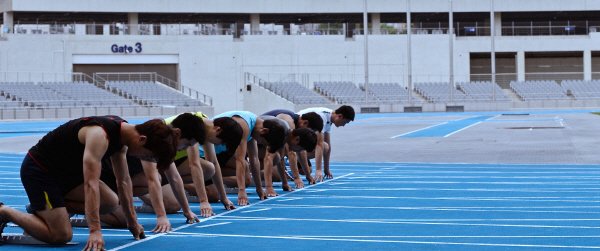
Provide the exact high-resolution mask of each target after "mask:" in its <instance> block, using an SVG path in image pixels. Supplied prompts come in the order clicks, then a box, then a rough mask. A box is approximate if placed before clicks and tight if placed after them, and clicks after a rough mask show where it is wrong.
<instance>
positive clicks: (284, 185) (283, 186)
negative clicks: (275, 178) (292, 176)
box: [281, 183, 294, 192]
mask: <svg viewBox="0 0 600 251" xmlns="http://www.w3.org/2000/svg"><path fill="white" fill-rule="evenodd" d="M281 190H283V191H287V192H291V191H294V189H292V188H291V187H290V185H289V184H287V183H285V184H281Z"/></svg>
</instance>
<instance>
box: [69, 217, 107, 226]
mask: <svg viewBox="0 0 600 251" xmlns="http://www.w3.org/2000/svg"><path fill="white" fill-rule="evenodd" d="M100 226H101V227H103V228H104V227H105V228H108V227H110V226H109V225H108V224H106V223H104V222H100ZM71 227H88V224H87V221H86V220H85V219H83V218H82V219H73V218H71Z"/></svg>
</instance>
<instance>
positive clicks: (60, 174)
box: [29, 116, 127, 191]
mask: <svg viewBox="0 0 600 251" xmlns="http://www.w3.org/2000/svg"><path fill="white" fill-rule="evenodd" d="M123 122H127V121H125V120H124V119H122V118H120V117H117V116H97V117H83V118H79V119H74V120H71V121H69V122H67V123H65V124H63V125H61V126H59V127H57V128H56V129H54V130H52V131H51V132H49V133H48V134H46V136H44V137H43V138H42V139H41V140H40V141H39V142H38V143H37V144H36V145H35V146H33V147H31V149H29V155H30V156H31V157H33V159H34V160H35V161H36V162H37V163H38V165H40V167H41V168H42V169H45V170H46V171H48V173H49V174H50V175H52V176H54V177H56V178H57V180H65V179H66V180H69V179H74V180H82V179H83V152H84V149H85V145H84V144H82V143H80V142H79V139H78V137H77V135H78V133H79V130H80V129H81V128H83V127H86V126H100V127H102V128H103V129H104V131H105V132H106V137H107V138H108V149H107V150H106V153H105V154H104V156H103V158H108V157H110V156H111V155H113V154H114V153H116V152H118V151H119V150H121V148H123V144H121V123H123ZM61 183H62V182H61ZM65 183H69V182H65ZM69 186H70V185H69ZM72 188H73V187H63V189H67V191H68V190H70V189H72Z"/></svg>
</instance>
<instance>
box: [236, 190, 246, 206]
mask: <svg viewBox="0 0 600 251" xmlns="http://www.w3.org/2000/svg"><path fill="white" fill-rule="evenodd" d="M237 203H238V206H246V205H248V194H246V191H245V190H242V189H240V190H239V191H238V201H237Z"/></svg>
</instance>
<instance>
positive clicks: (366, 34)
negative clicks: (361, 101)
mask: <svg viewBox="0 0 600 251" xmlns="http://www.w3.org/2000/svg"><path fill="white" fill-rule="evenodd" d="M363 33H364V37H365V50H364V51H365V103H367V102H368V101H369V88H368V86H369V14H368V13H367V0H363Z"/></svg>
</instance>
